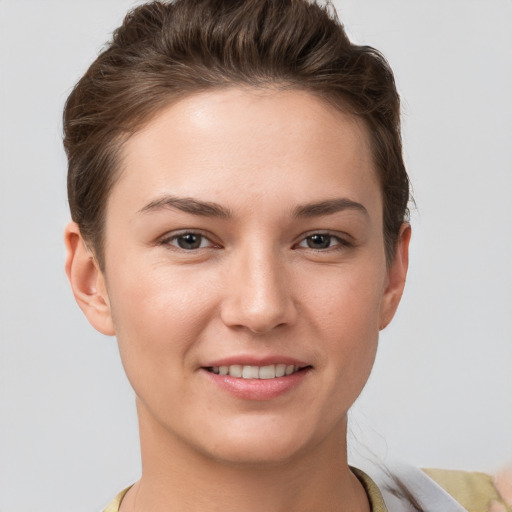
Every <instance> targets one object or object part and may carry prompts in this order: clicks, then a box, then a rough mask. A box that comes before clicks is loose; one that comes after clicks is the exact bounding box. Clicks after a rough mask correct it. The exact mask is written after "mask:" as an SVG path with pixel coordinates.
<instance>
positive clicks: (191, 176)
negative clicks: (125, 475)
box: [66, 88, 410, 512]
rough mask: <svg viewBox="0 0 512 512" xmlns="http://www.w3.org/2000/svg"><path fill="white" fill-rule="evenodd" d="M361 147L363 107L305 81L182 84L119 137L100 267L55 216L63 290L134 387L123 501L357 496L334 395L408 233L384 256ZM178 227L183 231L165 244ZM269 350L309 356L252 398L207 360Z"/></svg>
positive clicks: (193, 504) (397, 272)
mask: <svg viewBox="0 0 512 512" xmlns="http://www.w3.org/2000/svg"><path fill="white" fill-rule="evenodd" d="M370 155H371V153H370V147H369V141H368V136H367V133H366V129H365V127H364V126H363V125H362V124H361V122H358V121H357V120H356V119H354V118H352V117H349V116H348V115H346V114H344V113H342V112H340V111H337V110H334V109H333V108H331V107H328V106H326V104H325V103H323V102H322V101H320V100H319V99H317V98H315V97H314V96H312V95H310V94H308V93H305V92H300V91H287V92H283V91H275V90H252V89H241V88H233V89H228V90H221V91H213V92H206V93H201V94H195V95H192V96H190V97H188V98H185V99H183V100H181V101H179V102H178V103H176V104H174V105H172V106H169V107H168V108H166V109H164V110H162V111H161V112H160V113H159V114H158V115H157V116H156V117H155V118H153V119H152V120H151V121H150V122H149V123H148V124H147V125H146V126H145V127H143V128H142V129H141V130H140V131H139V132H137V133H136V134H135V135H134V136H132V137H131V138H130V139H129V140H128V142H127V143H126V144H125V146H124V149H123V159H122V174H121V177H120V179H119V181H118V182H117V183H116V185H115V186H114V189H113V191H112V194H111V197H110V198H109V200H108V204H107V215H106V225H105V229H106V230H105V271H104V273H102V272H101V271H100V269H99V267H98V265H97V262H96V259H95V257H94V254H93V253H92V252H91V251H89V250H88V248H87V246H86V244H85V243H84V241H83V239H82V238H81V235H80V231H79V229H78V227H77V226H76V225H75V224H74V223H71V224H70V225H69V226H68V228H67V230H66V244H67V249H68V258H67V263H66V270H67V273H68V276H69V279H70V282H71V285H72V288H73V291H74V293H75V297H76V299H77V301H78V303H79V305H80V307H81V308H82V310H83V311H84V313H85V314H86V316H87V318H88V319H89V321H90V322H91V324H92V325H93V326H94V327H95V328H96V329H98V330H99V331H100V332H102V333H104V334H108V335H116V336H117V339H118V343H119V349H120V353H121V358H122V361H123V365H124V367H125V370H126V373H127V375H128V378H129V380H130V382H131V384H132V386H133V388H134V390H135V393H136V396H137V412H138V417H139V427H140V437H141V450H142V464H143V471H142V478H141V480H140V481H139V482H138V483H137V484H136V485H135V486H134V487H132V489H131V490H130V491H129V492H128V494H127V496H126V498H125V499H124V500H123V503H122V506H121V510H122V511H137V512H141V511H149V510H152V511H157V512H158V511H160V510H162V511H163V510H169V504H172V506H173V510H174V509H175V510H180V511H192V510H201V511H213V510H223V511H234V510H244V511H245V512H251V511H253V510H254V511H256V510H258V511H260V510H262V509H263V510H267V511H270V512H277V511H285V510H286V511H289V510H294V511H295V512H301V511H312V510H322V511H330V510H333V511H334V510H336V511H338V512H339V511H342V510H358V511H367V510H369V505H368V501H367V498H366V495H365V493H364V490H363V489H362V487H361V485H360V483H359V482H358V481H357V479H356V478H355V477H354V475H353V474H352V473H351V472H350V470H349V468H348V466H347V454H346V428H347V411H348V410H349V408H350V406H351V405H352V403H353V402H354V400H355V399H356V398H357V396H358V395H359V393H360V392H361V390H362V388H363V386H364V384H365V383H366V381H367V379H368V376H369V374H370V371H371V368H372V365H373V361H374V358H375V352H376V348H377V341H378V333H379V330H380V329H382V328H383V327H385V326H386V325H387V324H388V323H389V321H390V320H391V318H392V317H393V315H394V312H395V310H396V308H397V306H398V303H399V301H400V297H401V294H402V291H403V287H404V282H405V277H406V272H407V264H408V259H407V254H408V243H409V238H410V228H409V226H408V225H406V224H404V226H403V227H402V230H401V232H400V237H399V242H398V244H397V250H396V254H395V257H394V259H393V261H392V262H389V264H387V262H386V258H385V252H384V240H383V224H382V222H383V221H382V197H381V191H380V186H379V183H378V178H377V174H376V171H375V169H374V167H373V162H372V159H371V156H370ZM170 197H171V199H169V198H170ZM176 198H179V201H176ZM190 199H193V200H194V201H196V202H191V201H190ZM339 200H342V201H339ZM166 201H167V203H166V204H167V205H165V204H164V203H165V202H166ZM333 201H337V202H335V203H333ZM197 202H206V203H208V204H210V203H215V205H216V208H217V209H219V208H220V209H222V212H223V213H224V214H225V215H220V216H219V215H212V213H213V212H212V211H211V210H210V211H206V210H207V209H205V208H204V207H202V209H199V210H198V209H197ZM317 203H318V204H320V205H321V206H322V207H319V206H318V204H317ZM311 204H317V207H316V209H315V208H312V207H311ZM333 204H334V205H335V207H334V208H333ZM308 205H309V206H308ZM357 205H358V206H357ZM183 209H186V210H188V211H183ZM217 213H219V212H218V211H217ZM190 232H194V233H196V235H197V236H199V235H203V236H204V238H197V240H199V241H200V247H199V248H197V249H184V248H182V247H180V246H179V244H180V243H183V241H184V239H183V238H178V236H183V234H184V233H190ZM315 234H316V235H320V237H318V236H317V237H316V238H315V237H314V236H315ZM319 240H320V241H321V242H322V244H318V241H319ZM313 242H315V243H316V245H315V243H313ZM319 245H320V246H321V247H319ZM276 355H277V356H276ZM282 356H286V357H292V358H295V359H297V360H299V361H301V362H305V363H306V364H307V365H308V370H307V371H306V372H305V375H304V377H303V378H302V379H301V380H300V383H299V384H298V385H297V386H295V387H293V388H292V389H290V390H288V391H287V392H286V393H284V394H281V395H279V396H277V397H275V398H272V399H268V400H250V399H243V398H240V397H237V396H233V395H232V394H230V393H228V392H226V391H225V390H224V389H220V388H219V387H218V386H216V385H214V384H213V383H212V381H211V379H210V378H209V374H208V372H207V371H206V370H205V369H204V368H205V366H208V365H209V363H210V362H211V361H215V360H218V359H221V358H226V357H235V358H239V359H240V360H241V362H242V363H243V362H244V360H245V359H247V358H248V357H256V358H262V357H282ZM262 489H264V490H265V492H262Z"/></svg>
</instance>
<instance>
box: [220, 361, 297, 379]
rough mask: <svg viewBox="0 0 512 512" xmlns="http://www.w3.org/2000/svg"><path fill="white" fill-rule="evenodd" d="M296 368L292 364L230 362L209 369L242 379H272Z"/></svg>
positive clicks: (287, 373)
mask: <svg viewBox="0 0 512 512" xmlns="http://www.w3.org/2000/svg"><path fill="white" fill-rule="evenodd" d="M298 370H299V367H298V366H294V365H293V364H289V365H286V364H269V365H267V366H250V365H241V364H232V365H231V366H213V367H211V368H210V371H211V372H212V373H215V374H217V375H229V376H230V377H237V378H242V379H274V378H275V377H284V376H285V375H291V374H292V373H295V372H296V371H298Z"/></svg>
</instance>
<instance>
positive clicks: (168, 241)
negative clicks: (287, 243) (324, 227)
mask: <svg viewBox="0 0 512 512" xmlns="http://www.w3.org/2000/svg"><path fill="white" fill-rule="evenodd" d="M186 236H194V237H198V238H199V240H200V242H199V246H198V247H192V248H184V247H180V246H179V242H178V240H180V239H184V238H185V237H186ZM313 237H327V238H328V242H329V245H328V246H327V247H321V248H315V247H309V246H304V245H302V244H308V241H311V240H312V239H313ZM204 241H207V242H208V243H209V245H208V246H206V247H205V246H203V242H204ZM333 241H335V242H336V243H335V244H334V245H331V243H332V242H333ZM173 242H176V243H175V244H174V243H173ZM158 245H161V246H172V247H173V248H175V249H177V250H181V251H184V252H194V251H197V250H200V249H210V248H219V247H220V246H219V245H216V244H215V243H214V242H212V241H211V240H210V239H209V238H208V236H207V235H205V234H204V233H201V232H200V231H193V230H190V231H182V232H180V233H174V234H172V235H171V236H167V237H165V238H163V239H161V240H160V241H159V242H158ZM352 246H353V244H352V243H351V242H349V241H348V240H347V239H346V238H342V237H340V236H339V235H334V234H333V233H329V232H321V231H315V232H312V233H310V234H307V235H306V236H303V237H302V239H301V240H300V242H299V243H297V244H295V245H294V248H295V247H297V248H299V247H300V248H303V249H310V250H312V251H315V252H327V251H340V250H343V249H347V248H350V247H352Z"/></svg>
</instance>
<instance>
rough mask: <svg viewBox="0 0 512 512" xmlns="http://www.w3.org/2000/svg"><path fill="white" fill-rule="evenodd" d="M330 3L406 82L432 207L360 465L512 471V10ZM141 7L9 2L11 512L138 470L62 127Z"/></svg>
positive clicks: (2, 428)
mask: <svg viewBox="0 0 512 512" xmlns="http://www.w3.org/2000/svg"><path fill="white" fill-rule="evenodd" d="M335 3H336V5H337V6H338V8H339V14H340V17H341V19H342V20H343V21H344V23H345V25H346V27H347V30H348V32H349V34H350V35H351V36H352V37H353V38H354V39H355V40H356V41H358V42H361V43H366V44H370V45H373V46H375V47H377V48H379V49H380V50H381V51H383V53H384V54H385V55H386V56H387V57H388V59H389V61H390V63H391V65H392V67H393V68H394V69H395V72H396V78H397V83H398V87H399V90H400V92H401V94H402V95H403V100H404V114H403V119H404V142H405V156H406V160H407V163H408V167H409V171H410V174H411V177H412V181H413V184H414V191H415V196H416V200H417V203H418V209H417V210H416V211H414V212H413V216H412V221H413V227H414V237H413V245H412V254H411V270H410V277H409V282H408V286H407V290H406V293H405V296H404V300H403V304H402V306H401V309H400V311H399V314H398V316H397V318H396V319H395V321H394V323H393V324H392V325H391V327H390V328H388V329H387V330H386V331H385V332H384V333H383V335H382V337H381V345H380V348H379V355H378V361H377V364H376V367H375V370H374V373H373V375H372V377H371V379H370V383H369V385H368V387H367V389H366V390H365V392H364V393H363V395H362V397H361V398H360V399H359V401H358V403H357V404H356V406H355V407H354V411H353V414H352V435H351V445H352V452H353V456H354V458H355V459H357V458H360V457H369V458H376V457H377V458H378V457H381V458H384V459H385V458H386V456H387V454H388V453H390V454H393V455H397V456H399V457H401V458H403V459H406V460H407V461H409V462H412V463H414V464H418V465H422V466H438V467H457V468H466V469H481V470H486V471H490V470H492V469H494V468H497V467H499V466H500V465H501V464H503V463H504V462H505V461H507V460H510V459H512V436H511V434H510V433H511V432H512V403H511V402H512V400H511V397H512V200H511V196H512V137H511V136H512V55H511V52H512V30H511V27H512V2H511V1H510V0H492V1H477V0H458V1H455V0H449V1H447V0H418V1H414V2H410V1H406V0H402V1H391V0H386V1H383V0H373V1H368V0H367V1H362V0H340V1H338V2H335ZM132 5H134V3H133V2H132V1H127V0H88V1H85V0H81V1H78V0H68V1H66V0H60V1H59V0H44V1H41V0H33V1H30V0H0V511H1V512H5V511H11V510H16V511H17V512H24V511H32V510H37V511H39V512H46V511H48V512H50V511H51V512H55V511H65V510H66V511H77V512H81V511H84V512H85V511H90V510H99V509H100V508H101V507H102V506H104V505H106V503H107V502H108V501H109V500H110V499H111V498H112V497H113V495H114V494H115V493H116V492H117V491H118V490H120V489H121V488H122V487H123V486H125V485H128V484H129V483H131V482H132V481H134V480H135V479H136V478H137V475H138V473H139V455H138V439H137V429H136V420H135V413H134V406H133V394H132V391H131V390H130V388H129V386H128V384H127V381H126V378H125V377H124V374H123V371H122V368H121V365H120V362H119V358H118V355H117V350H116V344H115V340H113V339H110V338H106V337H103V336H101V335H100V334H98V333H96V332H95V331H94V330H93V329H92V327H90V326H89V325H88V323H87V322H86V320H85V318H83V317H82V314H81V312H80V311H79V309H78V307H77V306H76V305H75V303H74V300H73V298H72V295H71V292H70V291H69V289H68V286H67V282H66V279H65V275H64V271H63V263H64V247H63V243H62V230H63V227H64V225H65V223H66V222H67V220H68V211H67V204H66V195H65V174H66V162H65V158H64V154H63V150H62V146H61V121H60V116H61V111H62V106H63V102H64V101H65V98H66V96H67V94H68V93H69V91H70V88H71V87H72V85H73V84H74V82H75V81H76V80H77V79H78V78H79V76H80V75H81V74H82V73H83V72H84V71H85V69H86V67H87V65H88V64H89V63H90V62H91V61H92V60H93V58H94V56H95V55H96V53H97V52H98V50H99V49H100V48H101V46H102V44H103V43H104V42H105V41H106V40H107V39H108V37H109V33H110V32H111V31H112V29H113V28H115V27H116V26H117V25H118V24H119V23H120V22H121V19H122V16H123V14H124V12H125V11H126V10H127V9H128V8H129V7H130V6H132ZM365 446H366V447H367V448H364V447H365Z"/></svg>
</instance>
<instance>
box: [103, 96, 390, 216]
mask: <svg viewBox="0 0 512 512" xmlns="http://www.w3.org/2000/svg"><path fill="white" fill-rule="evenodd" d="M333 187H335V188H336V187H337V188H339V189H340V190H339V191H336V193H341V192H343V191H344V192H345V193H344V195H346V194H349V195H350V194H351V195H353V196H359V197H353V199H355V200H359V201H361V200H363V199H365V196H375V195H378V196H379V200H380V187H379V184H378V180H377V176H376V173H375V170H374V166H373V162H372V157H371V148H370V143H369V137H368V133H367V130H366V127H365V126H364V124H363V122H362V121H360V120H358V119H356V118H354V117H353V116H350V115H348V114H346V113H344V112H342V111H340V110H338V109H335V108H333V107H332V106H330V105H329V104H327V103H326V102H325V101H322V100H321V99H319V98H318V97H316V96H314V95H312V94H310V93H307V92H304V91H297V90H292V91H276V90H270V89H247V88H246V89H242V88H231V89H224V90H215V91H209V92H203V93H198V94H193V95H191V96H188V97H186V98H184V99H182V100H180V101H178V102H176V103H174V104H172V105H170V106H168V107H166V108H165V109H162V110H161V111H160V112H158V114H157V115H156V116H154V117H153V119H152V120H151V121H150V122H149V123H147V124H146V125H145V126H144V127H143V128H142V129H141V130H139V131H138V132H136V133H135V134H134V135H133V136H132V137H131V138H130V139H129V140H128V141H127V142H126V143H125V145H124V147H123V150H122V164H121V177H120V180H119V181H118V183H117V184H116V186H115V187H114V190H113V193H112V196H113V197H112V198H111V199H112V201H109V203H110V202H115V196H119V195H123V194H124V196H126V197H123V202H124V203H125V204H126V203H127V202H128V203H130V205H131V207H132V209H140V207H142V206H143V204H145V203H147V202H149V201H150V200H152V199H155V194H158V193H162V194H163V193H172V194H179V195H185V196H190V197H198V198H199V199H204V200H211V199H212V197H213V196H215V197H214V198H215V199H216V200H218V199H219V198H220V199H221V200H223V201H227V202H229V203H230V205H229V206H230V207H232V206H233V207H235V208H236V206H237V203H239V204H240V206H243V203H244V202H246V200H248V199H254V198H258V197H259V199H260V200H261V201H265V200H268V199H269V198H270V197H271V196H275V195H279V196H281V197H282V198H283V200H284V199H285V198H286V197H293V198H294V199H295V200H296V201H297V202H308V201H313V200H316V199H318V200H323V199H326V195H327V196H328V195H329V194H330V193H331V192H334V191H333ZM341 189H343V190H341ZM233 191H237V195H236V196H233V194H232V192H233ZM249 196H250V197H249ZM366 200H369V198H368V197H366Z"/></svg>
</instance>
